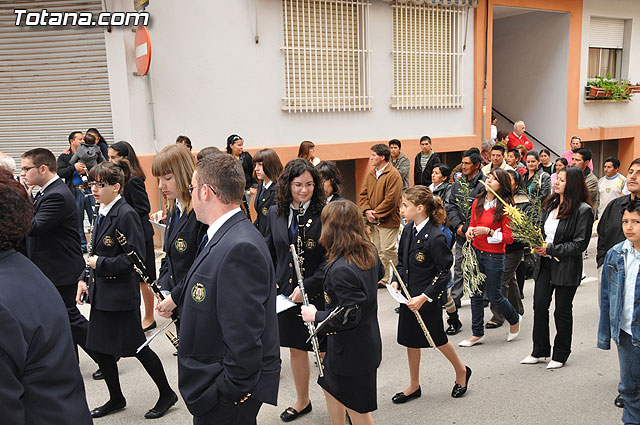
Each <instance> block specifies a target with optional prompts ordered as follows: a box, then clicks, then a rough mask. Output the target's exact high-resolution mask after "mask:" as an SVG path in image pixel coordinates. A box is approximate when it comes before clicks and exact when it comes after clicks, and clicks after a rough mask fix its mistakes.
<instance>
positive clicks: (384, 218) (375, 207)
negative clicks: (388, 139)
mask: <svg viewBox="0 0 640 425" xmlns="http://www.w3.org/2000/svg"><path fill="white" fill-rule="evenodd" d="M390 157H391V150H390V149H389V146H387V145H383V144H381V143H380V144H377V145H373V146H372V147H371V155H369V164H371V165H372V166H373V169H372V170H371V171H370V172H369V174H367V177H366V178H365V181H364V184H363V185H362V188H361V189H360V197H359V200H358V206H359V207H360V209H361V210H362V213H363V214H364V215H365V218H366V221H367V223H368V224H369V228H370V229H371V235H370V236H371V242H373V244H374V245H375V246H376V248H377V249H378V255H379V256H380V261H382V264H384V265H385V275H384V277H383V278H382V280H380V282H378V286H379V287H382V288H384V287H385V285H386V284H387V283H388V282H389V267H388V265H389V260H392V261H393V262H394V263H395V262H396V261H398V231H399V230H400V201H401V199H402V177H401V176H400V173H399V172H398V170H397V169H396V168H395V167H394V166H393V165H390V163H389V159H390Z"/></svg>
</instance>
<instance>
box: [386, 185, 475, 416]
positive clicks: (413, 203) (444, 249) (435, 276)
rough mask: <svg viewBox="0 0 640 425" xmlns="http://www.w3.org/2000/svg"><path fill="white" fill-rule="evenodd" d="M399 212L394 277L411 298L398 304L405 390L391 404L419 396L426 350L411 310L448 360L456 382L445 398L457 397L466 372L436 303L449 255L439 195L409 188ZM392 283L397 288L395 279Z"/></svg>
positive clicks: (443, 295) (439, 300) (446, 275)
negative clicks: (422, 353) (406, 364)
mask: <svg viewBox="0 0 640 425" xmlns="http://www.w3.org/2000/svg"><path fill="white" fill-rule="evenodd" d="M401 212H402V214H403V215H404V217H405V219H406V220H407V222H411V223H409V224H407V225H406V226H405V227H404V230H403V231H402V237H401V238H400V244H399V246H398V267H397V269H398V273H399V274H400V276H402V279H403V282H404V283H405V284H406V285H407V287H408V290H409V294H410V295H411V298H410V299H409V302H408V303H407V304H401V305H400V312H399V317H398V344H400V345H403V346H405V347H407V357H408V359H409V376H410V379H411V382H410V384H409V387H407V389H405V390H404V391H402V392H399V393H397V394H396V395H394V396H393V398H392V399H391V401H393V402H394V403H396V404H401V403H406V402H407V401H409V400H412V399H414V398H418V397H420V396H421V395H422V390H421V388H420V349H421V348H426V347H429V343H428V342H427V339H426V336H425V334H424V332H423V330H422V328H421V327H420V326H419V323H418V321H417V320H416V316H415V314H414V312H418V313H419V314H420V316H421V317H422V320H423V321H424V323H425V325H426V326H427V329H428V330H429V333H430V334H431V337H432V338H433V342H434V344H435V345H436V347H434V348H438V349H439V350H440V351H441V352H442V354H444V356H445V357H446V358H447V359H448V360H449V361H450V362H451V364H452V365H453V368H454V369H455V372H456V382H455V384H454V387H453V390H452V392H451V396H452V397H454V398H458V397H462V396H463V395H464V393H465V392H466V391H467V384H468V382H469V377H470V376H471V369H469V368H468V367H466V366H465V365H464V363H462V361H461V360H460V357H458V354H457V353H456V350H455V348H454V347H453V344H451V343H450V342H449V340H448V339H447V334H446V333H445V330H444V323H443V321H442V304H443V301H445V300H446V299H447V284H448V283H449V270H450V269H451V266H452V265H453V254H452V253H451V248H450V247H449V244H448V243H447V239H446V236H445V234H444V232H443V230H442V224H444V222H445V221H446V218H447V213H446V211H445V209H444V203H443V202H442V199H441V198H440V197H434V196H433V193H432V192H431V190H429V189H428V188H427V187H426V186H422V185H418V186H414V187H412V188H409V189H408V190H407V191H406V192H405V193H404V195H402V206H401ZM392 285H393V287H394V289H395V290H396V291H397V290H398V279H397V277H396V276H394V278H393V281H392Z"/></svg>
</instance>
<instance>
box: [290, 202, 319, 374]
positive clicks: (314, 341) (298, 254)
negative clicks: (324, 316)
mask: <svg viewBox="0 0 640 425" xmlns="http://www.w3.org/2000/svg"><path fill="white" fill-rule="evenodd" d="M303 215H304V208H303V206H302V202H300V208H299V209H298V239H297V246H294V245H293V244H291V246H290V247H289V248H290V249H291V256H292V257H293V265H294V268H295V270H296V277H297V278H298V287H299V288H300V293H301V294H302V303H303V304H304V305H305V306H309V297H308V296H307V291H306V290H305V289H304V277H303V273H304V267H303V266H302V265H303V263H304V257H303V255H304V250H303V246H304V221H303V220H302V217H303ZM305 325H306V326H307V329H308V330H309V336H310V338H311V346H312V347H313V354H314V355H315V356H316V364H317V365H318V371H319V374H320V377H323V376H324V366H323V365H322V358H321V357H320V344H319V343H318V336H317V335H316V325H314V323H313V322H305Z"/></svg>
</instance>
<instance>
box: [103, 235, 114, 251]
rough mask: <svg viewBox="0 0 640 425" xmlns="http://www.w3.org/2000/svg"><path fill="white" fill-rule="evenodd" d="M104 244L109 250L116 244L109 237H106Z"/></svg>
mask: <svg viewBox="0 0 640 425" xmlns="http://www.w3.org/2000/svg"><path fill="white" fill-rule="evenodd" d="M102 243H103V244H104V246H108V247H109V248H111V247H112V246H113V245H114V244H115V242H114V241H113V238H112V237H111V236H109V235H107V236H105V237H104V239H102Z"/></svg>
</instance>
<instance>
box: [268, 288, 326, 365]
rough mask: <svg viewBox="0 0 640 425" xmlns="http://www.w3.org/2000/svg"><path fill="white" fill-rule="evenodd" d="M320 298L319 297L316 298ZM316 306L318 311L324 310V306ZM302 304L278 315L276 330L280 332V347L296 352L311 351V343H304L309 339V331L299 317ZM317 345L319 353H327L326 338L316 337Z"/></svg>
mask: <svg viewBox="0 0 640 425" xmlns="http://www.w3.org/2000/svg"><path fill="white" fill-rule="evenodd" d="M318 298H320V297H318ZM312 304H314V305H315V306H316V308H317V309H318V310H320V309H322V308H324V304H323V305H321V306H318V305H316V304H315V302H314V303H312ZM301 306H302V304H298V305H297V306H295V307H291V308H290V309H289V310H285V311H283V312H282V313H280V314H278V330H279V331H280V347H290V348H297V349H298V350H304V351H313V347H312V346H311V342H309V343H305V341H306V340H307V338H309V329H308V328H307V325H305V323H304V322H303V321H302V317H300V314H301V309H300V307H301ZM318 343H319V344H320V351H323V352H324V351H327V342H326V337H324V336H321V335H318Z"/></svg>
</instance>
